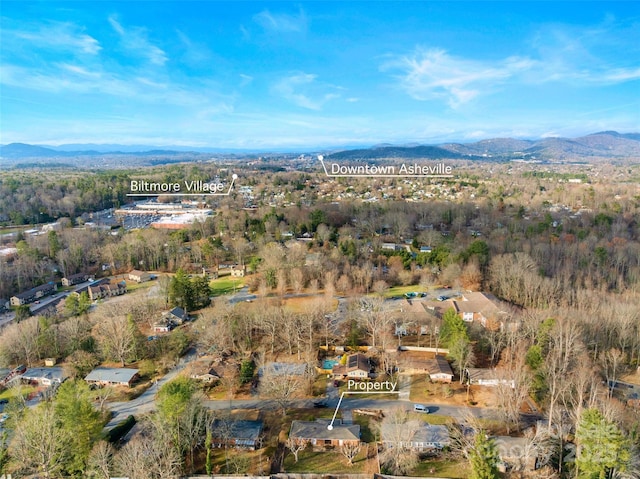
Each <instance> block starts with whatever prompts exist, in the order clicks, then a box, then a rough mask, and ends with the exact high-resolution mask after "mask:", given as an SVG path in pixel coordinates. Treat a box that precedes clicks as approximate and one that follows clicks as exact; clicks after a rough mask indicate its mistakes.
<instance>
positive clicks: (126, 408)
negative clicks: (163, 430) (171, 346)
mask: <svg viewBox="0 0 640 479" xmlns="http://www.w3.org/2000/svg"><path fill="white" fill-rule="evenodd" d="M196 357H197V354H196V351H195V350H190V351H189V352H187V354H186V355H185V356H183V357H182V358H181V359H180V361H179V362H178V364H177V365H176V366H175V367H174V368H173V369H172V370H171V371H169V372H168V373H167V374H165V375H164V376H163V377H162V378H161V379H158V380H157V381H156V383H155V384H154V385H153V386H151V387H150V388H149V389H147V390H146V391H145V392H143V393H142V394H141V395H140V396H138V397H137V398H135V399H132V400H131V401H125V402H112V403H106V404H105V406H106V407H107V408H109V409H110V410H111V412H112V413H113V416H112V417H111V420H110V421H109V423H108V424H107V425H106V426H105V427H106V428H107V429H111V428H112V427H113V426H115V425H116V424H118V423H119V422H121V421H124V420H125V419H126V418H127V416H129V415H133V416H140V415H141V414H144V413H147V412H150V411H154V410H155V409H156V403H155V399H156V394H157V393H158V390H159V389H160V388H161V387H162V385H163V384H165V383H167V382H169V381H171V380H172V379H173V378H175V377H176V376H177V375H178V373H180V371H182V370H183V369H184V367H185V366H186V365H187V364H188V363H190V362H191V361H193V360H194V359H195V358H196Z"/></svg>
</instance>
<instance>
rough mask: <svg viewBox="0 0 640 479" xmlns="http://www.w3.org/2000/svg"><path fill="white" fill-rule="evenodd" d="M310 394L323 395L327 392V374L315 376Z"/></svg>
mask: <svg viewBox="0 0 640 479" xmlns="http://www.w3.org/2000/svg"><path fill="white" fill-rule="evenodd" d="M311 388H312V394H313V396H314V397H317V396H324V395H325V394H327V375H326V374H319V375H318V376H316V379H315V381H313V385H312V386H311Z"/></svg>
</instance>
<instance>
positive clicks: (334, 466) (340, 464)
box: [284, 447, 367, 474]
mask: <svg viewBox="0 0 640 479" xmlns="http://www.w3.org/2000/svg"><path fill="white" fill-rule="evenodd" d="M365 451H366V448H365V447H363V448H362V450H361V451H360V454H358V456H357V457H356V458H355V459H354V460H353V465H352V466H349V462H348V461H347V458H346V457H344V456H343V455H342V454H340V452H338V451H326V452H316V451H311V450H304V451H302V452H300V453H299V454H298V462H297V463H296V462H295V458H294V456H293V454H291V453H290V452H287V456H286V457H285V459H284V470H285V471H286V472H309V473H315V474H326V473H336V472H343V473H344V472H347V471H348V472H349V473H350V474H358V473H362V472H364V470H365V465H366V462H367V461H366V452H365Z"/></svg>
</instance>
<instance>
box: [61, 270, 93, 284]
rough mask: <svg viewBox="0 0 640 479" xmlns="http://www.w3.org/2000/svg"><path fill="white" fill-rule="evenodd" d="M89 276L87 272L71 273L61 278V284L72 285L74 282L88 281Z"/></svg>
mask: <svg viewBox="0 0 640 479" xmlns="http://www.w3.org/2000/svg"><path fill="white" fill-rule="evenodd" d="M89 279H90V277H89V275H88V274H87V273H78V274H72V275H71V276H67V277H64V278H62V286H73V285H74V284H80V283H84V282H85V281H89Z"/></svg>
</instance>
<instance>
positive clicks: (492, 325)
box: [451, 292, 507, 330]
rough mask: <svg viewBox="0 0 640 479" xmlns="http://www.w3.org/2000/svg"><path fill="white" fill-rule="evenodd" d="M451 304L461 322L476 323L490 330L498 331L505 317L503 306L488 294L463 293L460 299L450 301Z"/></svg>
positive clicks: (505, 312)
mask: <svg viewBox="0 0 640 479" xmlns="http://www.w3.org/2000/svg"><path fill="white" fill-rule="evenodd" d="M451 303H452V304H453V308H454V309H455V310H456V313H458V315H460V317H461V318H462V320H463V321H466V322H469V323H471V322H473V321H477V322H479V323H480V324H482V326H484V327H485V328H487V329H491V330H498V329H500V325H501V324H502V323H503V321H504V319H505V316H506V315H507V311H506V308H505V307H504V305H502V304H501V303H500V301H499V300H498V298H496V297H495V296H493V295H492V294H489V293H480V292H478V293H465V294H463V295H462V299H455V300H452V301H451Z"/></svg>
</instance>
